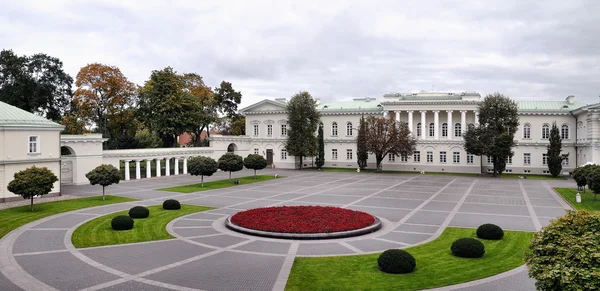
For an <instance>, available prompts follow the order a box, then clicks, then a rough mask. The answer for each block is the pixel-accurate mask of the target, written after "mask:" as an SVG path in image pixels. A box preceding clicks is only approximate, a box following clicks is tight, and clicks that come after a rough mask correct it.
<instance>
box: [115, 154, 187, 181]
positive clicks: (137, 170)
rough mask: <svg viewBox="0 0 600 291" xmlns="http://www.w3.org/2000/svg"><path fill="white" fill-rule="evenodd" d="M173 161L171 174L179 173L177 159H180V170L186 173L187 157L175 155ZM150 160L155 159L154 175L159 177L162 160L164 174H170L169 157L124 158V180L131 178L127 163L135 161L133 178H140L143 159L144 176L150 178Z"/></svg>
mask: <svg viewBox="0 0 600 291" xmlns="http://www.w3.org/2000/svg"><path fill="white" fill-rule="evenodd" d="M174 159H175V162H174V165H173V166H174V169H173V175H179V172H180V171H179V170H180V167H179V160H182V161H183V163H182V167H181V171H182V172H183V174H187V173H188V168H187V161H188V158H187V157H176V158H174ZM152 160H155V161H156V172H155V175H154V177H160V176H162V167H161V161H162V160H164V162H165V176H171V158H156V159H134V160H124V162H125V180H126V181H127V180H131V171H130V168H129V163H130V162H135V179H136V180H139V179H141V178H142V173H141V163H142V162H143V161H146V178H150V177H152Z"/></svg>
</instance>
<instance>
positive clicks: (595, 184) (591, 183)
mask: <svg viewBox="0 0 600 291" xmlns="http://www.w3.org/2000/svg"><path fill="white" fill-rule="evenodd" d="M585 178H586V181H587V185H588V187H589V188H590V190H592V192H594V200H596V195H597V194H598V193H600V166H592V167H590V168H589V169H588V170H587V175H586V177H585Z"/></svg>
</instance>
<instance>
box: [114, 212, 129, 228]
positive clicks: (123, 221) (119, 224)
mask: <svg viewBox="0 0 600 291" xmlns="http://www.w3.org/2000/svg"><path fill="white" fill-rule="evenodd" d="M110 226H112V229H114V230H128V229H132V228H133V218H131V217H129V216H127V215H119V216H117V217H115V218H113V219H112V221H111V222H110Z"/></svg>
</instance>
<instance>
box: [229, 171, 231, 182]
mask: <svg viewBox="0 0 600 291" xmlns="http://www.w3.org/2000/svg"><path fill="white" fill-rule="evenodd" d="M229 182H231V171H229Z"/></svg>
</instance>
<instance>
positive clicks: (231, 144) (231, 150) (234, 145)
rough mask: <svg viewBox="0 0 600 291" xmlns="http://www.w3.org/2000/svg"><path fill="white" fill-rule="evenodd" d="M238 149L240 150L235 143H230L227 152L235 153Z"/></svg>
mask: <svg viewBox="0 0 600 291" xmlns="http://www.w3.org/2000/svg"><path fill="white" fill-rule="evenodd" d="M237 149H238V148H237V145H236V144H234V143H230V144H229V145H228V146H227V152H228V153H235V151H237Z"/></svg>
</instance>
